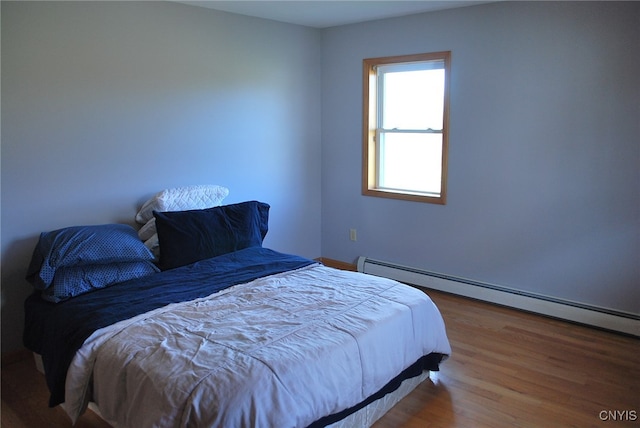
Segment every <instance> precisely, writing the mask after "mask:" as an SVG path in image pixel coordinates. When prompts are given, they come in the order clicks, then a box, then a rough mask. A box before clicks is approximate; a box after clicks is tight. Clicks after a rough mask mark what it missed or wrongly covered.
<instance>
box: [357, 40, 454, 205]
mask: <svg viewBox="0 0 640 428" xmlns="http://www.w3.org/2000/svg"><path fill="white" fill-rule="evenodd" d="M436 61H437V62H440V63H442V64H443V66H444V75H445V82H444V99H443V100H442V102H443V123H442V128H441V129H430V128H429V129H383V128H381V127H380V125H379V124H380V123H381V110H382V100H381V99H380V98H381V97H379V93H380V92H379V90H380V87H379V84H378V68H379V67H385V68H389V69H391V70H393V67H394V66H395V65H397V66H398V68H400V67H404V68H406V67H411V66H412V65H419V64H420V63H423V64H425V63H433V62H436ZM390 66H391V67H390ZM450 74H451V52H449V51H444V52H434V53H426V54H415V55H403V56H393V57H383V58H368V59H365V60H363V173H362V193H363V195H367V196H377V197H384V198H393V199H404V200H411V201H419V202H427V203H435V204H441V205H444V204H445V203H446V196H447V164H448V146H449V141H448V140H449V82H450ZM383 133H385V134H390V133H423V134H428V133H442V153H441V159H440V160H439V162H440V166H441V176H440V192H439V193H428V192H421V191H415V190H406V189H390V188H385V187H382V186H380V184H379V183H380V174H381V168H382V167H381V166H380V163H381V158H380V144H379V142H380V141H381V138H380V135H381V134H383ZM434 161H438V160H437V159H434Z"/></svg>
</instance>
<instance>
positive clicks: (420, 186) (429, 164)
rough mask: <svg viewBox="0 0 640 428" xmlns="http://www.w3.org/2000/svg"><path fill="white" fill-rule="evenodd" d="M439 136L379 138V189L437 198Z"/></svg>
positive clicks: (417, 135)
mask: <svg viewBox="0 0 640 428" xmlns="http://www.w3.org/2000/svg"><path fill="white" fill-rule="evenodd" d="M441 160H442V134H402V133H381V134H380V159H379V161H380V164H379V166H378V171H379V176H378V180H379V183H378V186H379V187H380V188H385V189H394V190H408V191H412V192H425V193H433V194H437V195H439V194H440V191H441V183H440V179H441V174H442V164H441Z"/></svg>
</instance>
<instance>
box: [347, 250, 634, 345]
mask: <svg viewBox="0 0 640 428" xmlns="http://www.w3.org/2000/svg"><path fill="white" fill-rule="evenodd" d="M358 272H364V273H368V274H372V275H376V276H382V277H385V278H391V279H395V280H396V281H400V282H405V283H408V284H412V285H416V286H421V287H426V288H431V289H434V290H438V291H444V292H447V293H452V294H457V295H460V296H465V297H470V298H473V299H478V300H483V301H486V302H491V303H495V304H498V305H503V306H509V307H512V308H516V309H521V310H525V311H528V312H534V313H538V314H541V315H546V316H550V317H554V318H560V319H563V320H567V321H572V322H577V323H580V324H586V325H590V326H594V327H599V328H603V329H606V330H613V331H617V332H620V333H625V334H630V335H633V336H640V315H638V314H632V313H627V312H621V311H616V310H612V309H607V308H601V307H597V306H592V305H585V304H582V303H578V302H572V301H568V300H562V299H557V298H553V297H549V296H544V295H539V294H535V293H527V292H522V291H519V290H515V289H511V288H508V287H501V286H495V285H491V284H485V283H481V282H478V281H472V280H468V279H463V278H457V277H453V276H449V275H443V274H440V273H436V272H429V271H424V270H420V269H415V268H411V267H407V266H401V265H396V264H392V263H387V262H383V261H380V260H373V259H369V258H367V257H359V258H358Z"/></svg>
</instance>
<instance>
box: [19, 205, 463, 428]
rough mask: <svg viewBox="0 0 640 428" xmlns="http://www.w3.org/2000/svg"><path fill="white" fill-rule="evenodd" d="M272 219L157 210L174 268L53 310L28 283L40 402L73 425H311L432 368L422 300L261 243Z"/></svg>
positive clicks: (428, 308)
mask: <svg viewBox="0 0 640 428" xmlns="http://www.w3.org/2000/svg"><path fill="white" fill-rule="evenodd" d="M268 210H269V206H268V205H267V204H263V203H260V202H257V201H249V202H246V203H241V204H232V205H228V206H224V207H218V208H216V209H211V208H208V209H203V210H189V211H184V212H177V213H175V212H174V213H167V212H165V213H158V212H156V213H155V218H156V223H157V225H158V226H159V227H158V237H159V239H160V240H162V238H163V235H164V238H165V244H166V245H167V246H168V248H169V247H177V248H182V249H183V250H181V251H186V252H191V254H189V255H188V257H187V258H184V259H180V260H178V261H177V262H175V264H174V265H172V266H171V268H169V269H166V270H163V271H161V272H154V273H152V274H149V275H144V276H141V277H138V278H131V279H128V280H123V281H119V282H116V283H114V284H110V285H109V286H108V287H103V288H97V289H93V290H91V291H90V292H85V293H82V294H80V295H77V296H74V297H73V298H69V299H67V300H64V301H60V302H57V303H52V302H51V301H47V300H46V298H43V297H44V296H42V294H43V293H44V291H46V289H45V290H44V291H43V290H41V289H39V288H38V287H34V288H35V290H34V293H33V294H32V295H31V296H30V297H29V298H27V300H26V301H25V329H24V343H25V346H26V347H27V348H28V349H30V350H32V351H33V352H34V353H37V354H39V355H41V356H42V362H43V367H44V372H45V378H46V381H47V385H48V387H49V390H50V392H51V396H50V401H49V405H50V406H56V405H58V404H61V405H62V407H63V409H64V410H65V411H66V412H67V413H68V415H69V416H70V417H71V419H72V421H73V422H74V423H75V421H76V420H77V418H78V417H79V415H81V414H82V413H83V412H84V411H85V410H86V408H87V405H88V403H89V402H95V403H96V404H97V406H98V408H99V410H100V413H101V416H102V417H103V418H104V419H105V420H106V421H108V422H109V423H111V424H112V425H114V426H121V427H136V428H137V427H145V426H154V427H184V426H211V427H213V426H220V427H228V426H233V427H236V426H238V427H240V426H247V427H248V426H260V427H262V426H266V427H319V426H327V425H329V424H332V423H334V422H337V421H344V420H348V419H346V418H348V417H351V416H353V415H359V414H365V413H362V410H363V408H364V406H367V405H369V404H370V403H372V402H373V401H376V402H379V401H380V400H381V398H382V397H386V396H387V394H388V393H390V392H392V391H395V390H396V389H398V390H400V389H401V388H399V387H400V385H403V384H404V383H405V382H404V381H405V380H409V379H413V378H417V377H418V376H421V375H423V373H424V371H425V370H437V369H438V367H439V364H440V362H441V361H442V360H444V359H446V358H447V357H448V355H449V354H450V352H451V349H450V347H449V342H448V339H447V336H446V331H445V327H444V322H443V320H442V317H441V316H440V313H439V312H438V309H437V308H436V306H435V305H434V304H433V302H432V301H431V300H430V299H429V297H428V296H427V295H426V294H424V293H423V292H421V291H419V290H417V289H415V288H412V287H409V286H407V285H404V284H401V283H398V282H396V281H393V280H389V279H385V278H379V277H374V276H370V275H365V274H362V273H357V272H348V271H341V270H337V269H332V268H328V267H326V266H323V265H322V264H320V263H317V262H315V261H313V260H309V259H306V258H303V257H299V256H294V255H289V254H284V253H280V252H277V251H274V250H271V249H268V248H264V247H262V240H263V239H264V237H265V235H266V233H267V230H268ZM165 220H166V223H167V224H163V222H165ZM181 224H187V225H188V227H187V232H186V234H182V233H183V232H184V231H181V230H180V225H181ZM163 226H168V229H167V228H163ZM173 229H178V230H173ZM127 233H130V232H127ZM203 233H204V234H209V235H208V238H207V240H214V241H216V240H219V241H220V242H225V241H228V242H226V243H225V244H224V245H220V246H216V245H214V246H213V247H214V248H216V250H215V251H213V252H211V251H209V250H210V248H207V247H206V245H205V247H199V246H198V245H195V244H194V242H197V241H198V239H199V238H197V235H198V234H203ZM194 236H195V238H194ZM194 239H195V241H194ZM190 240H191V241H190ZM185 242H190V243H189V244H186V246H185ZM140 244H141V245H143V246H144V244H142V243H141V241H140ZM145 248H146V247H145ZM193 248H205V250H203V252H202V253H199V252H198V251H197V250H196V251H194V250H193ZM55 256H57V255H56V254H53V255H52V257H51V258H55ZM191 258H195V260H192V259H191ZM147 262H148V261H147ZM114 263H120V262H110V263H107V264H106V265H112V264H114ZM36 264H37V263H36ZM40 266H44V265H42V264H40ZM87 266H91V263H89V264H87ZM45 269H46V267H45ZM34 270H36V269H35V268H34ZM61 272H64V269H63V268H62V267H59V268H58V270H57V271H56V273H55V274H54V279H55V277H56V276H57V275H59V274H60V273H61ZM30 273H33V274H34V275H35V276H36V277H41V275H40V272H30ZM350 415H351V416H350Z"/></svg>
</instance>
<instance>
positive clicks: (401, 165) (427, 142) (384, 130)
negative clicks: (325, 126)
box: [362, 52, 451, 204]
mask: <svg viewBox="0 0 640 428" xmlns="http://www.w3.org/2000/svg"><path fill="white" fill-rule="evenodd" d="M450 63H451V53H450V52H437V53H428V54H418V55H406V56H395V57H385V58H370V59H365V60H364V62H363V69H364V79H363V80H364V84H363V91H364V105H363V112H364V115H363V116H364V118H363V134H364V136H363V140H364V143H363V174H362V193H363V194H364V195H369V196H380V197H387V198H395V199H406V200H412V201H422V202H430V203H436V204H444V203H445V202H446V194H447V181H446V177H447V146H448V122H449V75H450Z"/></svg>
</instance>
